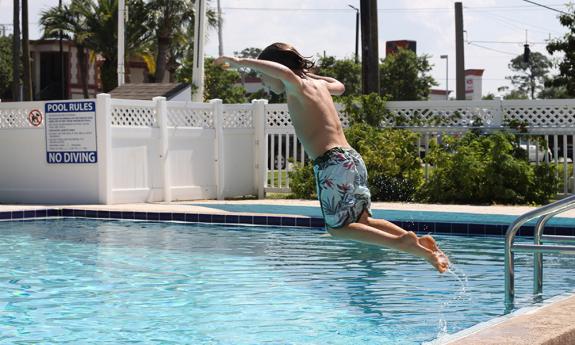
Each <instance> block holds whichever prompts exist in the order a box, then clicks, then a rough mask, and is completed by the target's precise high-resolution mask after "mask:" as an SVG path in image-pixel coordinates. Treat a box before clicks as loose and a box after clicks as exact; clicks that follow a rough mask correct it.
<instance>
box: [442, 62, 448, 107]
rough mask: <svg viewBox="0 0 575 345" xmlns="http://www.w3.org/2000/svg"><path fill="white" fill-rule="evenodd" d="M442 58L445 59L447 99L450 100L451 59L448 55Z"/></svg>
mask: <svg viewBox="0 0 575 345" xmlns="http://www.w3.org/2000/svg"><path fill="white" fill-rule="evenodd" d="M440 58H442V59H445V99H446V100H449V63H448V62H449V58H448V57H447V55H441V56H440Z"/></svg>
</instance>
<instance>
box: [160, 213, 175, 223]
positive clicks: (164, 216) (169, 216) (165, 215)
mask: <svg viewBox="0 0 575 345" xmlns="http://www.w3.org/2000/svg"><path fill="white" fill-rule="evenodd" d="M158 215H159V216H160V220H168V221H169V220H172V214H171V213H169V212H161V213H158Z"/></svg>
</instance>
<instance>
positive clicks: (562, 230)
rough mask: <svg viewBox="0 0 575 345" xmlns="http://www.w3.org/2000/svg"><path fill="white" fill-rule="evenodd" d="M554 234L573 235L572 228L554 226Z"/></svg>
mask: <svg viewBox="0 0 575 345" xmlns="http://www.w3.org/2000/svg"><path fill="white" fill-rule="evenodd" d="M555 235H559V236H573V229H570V228H560V227H556V228H555Z"/></svg>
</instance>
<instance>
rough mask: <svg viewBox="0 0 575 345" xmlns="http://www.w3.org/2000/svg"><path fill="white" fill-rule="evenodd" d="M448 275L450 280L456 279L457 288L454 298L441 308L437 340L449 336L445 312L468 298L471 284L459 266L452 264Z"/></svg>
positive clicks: (442, 304)
mask: <svg viewBox="0 0 575 345" xmlns="http://www.w3.org/2000/svg"><path fill="white" fill-rule="evenodd" d="M446 273H448V274H450V275H451V277H450V278H454V279H455V280H456V281H457V288H456V289H455V291H454V293H453V294H451V296H453V297H451V298H450V299H447V300H445V301H444V302H442V303H441V306H440V308H439V319H438V321H437V323H438V325H437V335H436V339H440V338H441V337H444V336H446V335H448V334H449V333H448V325H447V319H446V317H445V314H444V311H445V310H446V309H448V307H449V306H450V305H452V304H454V303H459V302H460V301H463V300H465V299H467V298H468V296H467V289H468V286H469V283H468V280H467V274H466V273H465V272H463V270H460V269H458V268H457V266H456V265H454V264H453V263H452V262H451V263H450V265H449V268H448V269H447V271H446Z"/></svg>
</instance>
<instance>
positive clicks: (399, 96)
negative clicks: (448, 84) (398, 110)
mask: <svg viewBox="0 0 575 345" xmlns="http://www.w3.org/2000/svg"><path fill="white" fill-rule="evenodd" d="M432 67H433V66H432V65H430V64H429V61H428V56H427V55H423V56H417V55H416V54H415V53H414V52H413V51H411V50H409V49H403V48H400V49H398V51H397V52H396V53H394V54H388V55H387V56H386V57H385V59H384V60H383V61H382V63H381V64H380V67H379V70H380V85H381V86H380V94H381V95H382V96H384V97H386V98H387V99H388V100H390V101H416V100H425V99H427V98H428V96H429V92H430V89H431V87H432V86H435V85H437V82H435V80H434V79H433V77H432V76H430V75H429V74H428V73H429V72H430V71H431V68H432Z"/></svg>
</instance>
